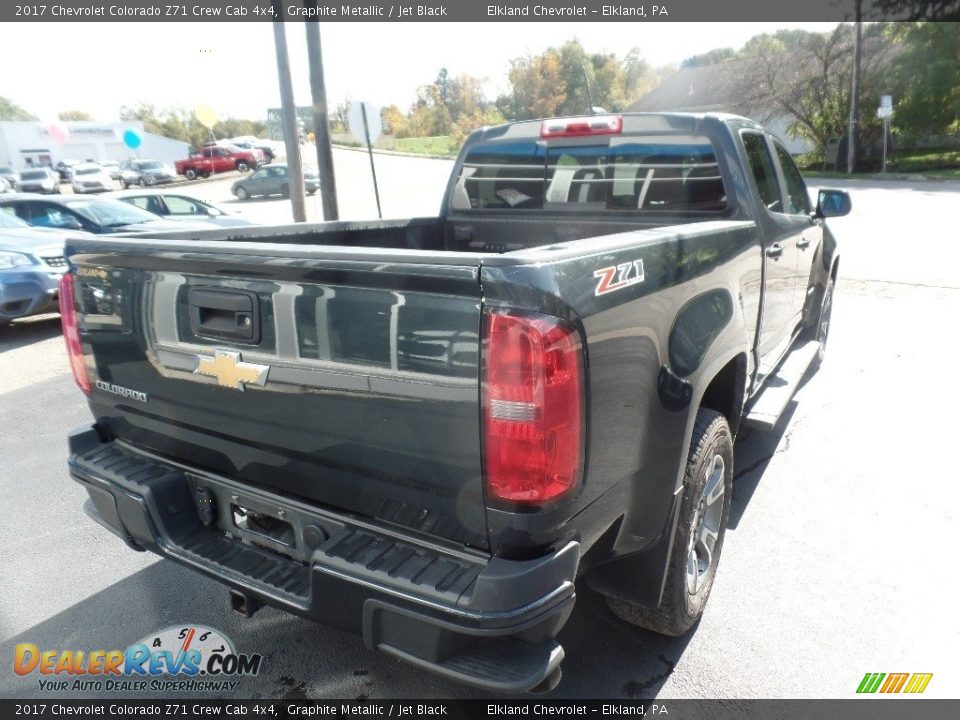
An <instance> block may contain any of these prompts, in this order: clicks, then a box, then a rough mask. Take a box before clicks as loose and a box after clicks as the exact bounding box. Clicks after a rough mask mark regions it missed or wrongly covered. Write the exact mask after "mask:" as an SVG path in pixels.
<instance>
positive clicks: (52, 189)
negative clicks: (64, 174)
mask: <svg viewBox="0 0 960 720" xmlns="http://www.w3.org/2000/svg"><path fill="white" fill-rule="evenodd" d="M16 190H17V192H33V193H43V194H45V195H46V194H49V193H59V192H60V179H59V178H58V177H57V173H55V172H54V171H53V170H51V169H50V168H46V167H39V168H27V169H26V170H24V171H23V172H21V173H20V179H19V180H18V181H17V185H16Z"/></svg>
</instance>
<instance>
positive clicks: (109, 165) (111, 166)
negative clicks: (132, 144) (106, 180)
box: [100, 160, 120, 180]
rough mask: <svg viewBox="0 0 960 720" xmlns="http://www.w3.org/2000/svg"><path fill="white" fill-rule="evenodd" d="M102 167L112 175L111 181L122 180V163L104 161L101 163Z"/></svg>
mask: <svg viewBox="0 0 960 720" xmlns="http://www.w3.org/2000/svg"><path fill="white" fill-rule="evenodd" d="M100 167H102V168H103V169H104V170H105V171H106V172H107V173H109V174H110V179H111V180H119V179H120V163H118V162H117V161H116V160H103V161H101V162H100Z"/></svg>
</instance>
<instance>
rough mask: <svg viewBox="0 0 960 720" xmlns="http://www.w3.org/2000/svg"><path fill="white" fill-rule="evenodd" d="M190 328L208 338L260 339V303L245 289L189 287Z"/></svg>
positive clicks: (245, 341)
mask: <svg viewBox="0 0 960 720" xmlns="http://www.w3.org/2000/svg"><path fill="white" fill-rule="evenodd" d="M188 302H189V306H190V329H191V330H193V334H194V335H197V336H199V337H202V338H210V339H212V340H229V341H232V342H237V343H243V344H246V345H256V344H257V343H259V342H260V303H259V300H258V299H257V296H256V294H255V293H253V292H251V291H249V290H234V289H232V288H231V289H227V288H191V289H190V295H189V299H188Z"/></svg>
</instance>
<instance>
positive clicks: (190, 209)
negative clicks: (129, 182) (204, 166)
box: [110, 190, 256, 227]
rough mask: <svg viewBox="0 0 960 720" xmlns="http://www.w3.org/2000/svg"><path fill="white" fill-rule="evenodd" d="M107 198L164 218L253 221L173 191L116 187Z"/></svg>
mask: <svg viewBox="0 0 960 720" xmlns="http://www.w3.org/2000/svg"><path fill="white" fill-rule="evenodd" d="M110 197H112V198H116V199H117V200H122V201H123V202H125V203H129V204H130V205H134V206H135V207H138V208H140V209H141V210H146V211H147V212H151V213H153V214H154V215H159V216H160V217H162V218H163V219H164V220H202V221H203V222H208V223H213V224H214V225H218V226H220V227H243V226H249V225H255V224H256V223H253V222H251V221H250V220H247V219H245V218H241V217H237V216H236V215H234V214H231V213H228V212H227V211H226V210H223V209H222V208H218V207H217V206H216V205H213V204H211V203H208V202H205V201H203V200H199V199H198V198H195V197H193V196H192V195H187V194H185V193H180V192H176V191H173V190H171V191H166V190H120V191H119V192H115V193H111V194H110Z"/></svg>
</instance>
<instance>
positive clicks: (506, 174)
mask: <svg viewBox="0 0 960 720" xmlns="http://www.w3.org/2000/svg"><path fill="white" fill-rule="evenodd" d="M452 205H453V208H454V209H455V210H556V211H564V210H574V211H579V212H582V211H584V210H587V211H590V210H597V211H617V212H624V211H633V212H638V211H639V212H657V211H663V212H688V211H702V212H718V211H721V210H724V209H726V207H727V196H726V191H725V189H724V186H723V179H722V178H721V176H720V167H719V165H718V164H717V159H716V154H715V153H714V149H713V145H712V144H711V143H710V141H709V140H708V139H707V138H705V137H700V136H694V135H676V134H672V135H649V136H630V137H603V138H589V140H574V141H571V140H568V139H564V140H552V141H549V142H548V141H546V140H536V139H530V140H512V141H501V142H491V143H487V144H485V145H480V146H478V147H476V148H474V149H473V150H471V151H470V152H469V153H468V155H467V157H466V158H465V160H464V164H463V168H462V169H461V173H460V177H459V179H458V182H457V185H456V187H455V189H454V194H453V199H452Z"/></svg>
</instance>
